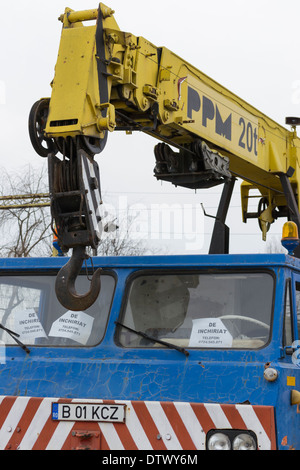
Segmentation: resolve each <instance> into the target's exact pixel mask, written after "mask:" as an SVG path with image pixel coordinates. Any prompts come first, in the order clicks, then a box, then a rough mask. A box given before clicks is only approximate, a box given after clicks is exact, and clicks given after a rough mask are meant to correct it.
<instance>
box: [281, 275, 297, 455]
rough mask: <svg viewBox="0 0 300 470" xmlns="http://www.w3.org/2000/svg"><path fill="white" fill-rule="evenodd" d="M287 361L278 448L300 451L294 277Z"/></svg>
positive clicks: (288, 291)
mask: <svg viewBox="0 0 300 470" xmlns="http://www.w3.org/2000/svg"><path fill="white" fill-rule="evenodd" d="M284 308H285V311H284V325H283V339H282V342H283V351H284V354H283V357H282V359H281V361H280V362H281V365H282V367H281V370H280V375H279V381H280V387H279V390H278V392H279V394H278V402H277V406H276V415H277V430H278V446H279V449H282V450H288V449H291V450H292V449H293V450H300V413H299V409H298V408H297V405H291V393H292V390H298V391H299V392H300V275H299V274H297V273H291V277H290V278H289V279H287V281H286V286H285V307H284Z"/></svg>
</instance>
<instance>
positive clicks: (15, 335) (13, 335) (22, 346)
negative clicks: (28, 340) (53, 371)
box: [0, 323, 30, 354]
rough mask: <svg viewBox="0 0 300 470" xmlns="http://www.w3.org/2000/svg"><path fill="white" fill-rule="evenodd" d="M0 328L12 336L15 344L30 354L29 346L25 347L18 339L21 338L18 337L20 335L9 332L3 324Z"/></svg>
mask: <svg viewBox="0 0 300 470" xmlns="http://www.w3.org/2000/svg"><path fill="white" fill-rule="evenodd" d="M0 328H1V329H2V330H4V331H6V333H8V334H9V336H11V337H12V338H13V339H14V340H15V342H16V343H17V344H18V345H19V346H20V347H21V348H22V349H24V351H25V352H26V353H27V354H29V353H30V350H29V349H28V348H27V346H25V344H23V343H22V342H21V341H20V340H19V339H18V338H19V337H20V335H18V333H15V332H14V331H11V330H9V329H8V328H6V327H5V326H3V325H2V324H1V323H0Z"/></svg>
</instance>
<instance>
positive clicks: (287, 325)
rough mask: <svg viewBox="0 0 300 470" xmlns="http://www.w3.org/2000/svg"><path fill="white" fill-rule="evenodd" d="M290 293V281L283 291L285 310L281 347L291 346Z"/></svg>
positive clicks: (291, 316) (291, 315)
mask: <svg viewBox="0 0 300 470" xmlns="http://www.w3.org/2000/svg"><path fill="white" fill-rule="evenodd" d="M291 294H292V291H291V281H290V280H289V281H288V282H287V283H286V289H285V310H284V332H283V345H284V346H291V344H292V343H293V323H292V318H293V314H292V295H291Z"/></svg>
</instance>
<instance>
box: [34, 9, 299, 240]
mask: <svg viewBox="0 0 300 470" xmlns="http://www.w3.org/2000/svg"><path fill="white" fill-rule="evenodd" d="M113 14H114V12H113V10H112V9H110V8H109V7H107V6H105V5H104V4H102V3H100V5H99V7H98V9H94V10H85V11H78V12H76V11H73V10H71V9H69V8H67V9H66V10H65V13H64V14H63V15H61V16H60V17H59V19H60V21H62V23H63V27H62V33H61V41H60V46H59V53H58V59H57V63H56V67H55V77H54V80H53V82H52V94H51V98H49V99H47V100H46V101H45V100H42V103H43V106H41V110H40V112H39V105H38V104H35V113H33V114H32V116H31V118H32V119H31V125H30V129H31V138H32V142H33V145H34V147H35V149H36V150H37V152H38V153H40V154H41V155H43V156H47V155H48V154H50V155H51V157H50V160H52V163H50V166H51V165H52V170H51V171H50V173H51V172H52V173H51V174H52V175H53V179H52V183H51V186H52V193H51V194H52V198H53V201H54V202H53V217H54V219H55V222H56V227H57V230H58V235H59V239H60V241H61V244H62V246H63V247H64V248H66V249H68V248H73V247H74V246H77V245H76V244H77V243H80V241H79V242H78V239H79V238H80V237H78V233H77V234H76V236H71V237H70V233H71V234H73V232H72V230H73V229H72V226H74V225H75V226H76V223H75V224H74V218H72V217H71V216H69V215H68V217H64V216H63V214H62V213H63V212H65V213H67V214H69V213H70V212H72V210H70V209H74V207H73V208H72V204H73V202H71V201H72V198H70V197H69V199H66V200H64V202H63V203H62V200H63V196H62V194H60V195H59V198H60V202H59V203H57V194H56V193H57V174H56V169H57V168H58V167H59V172H60V180H68V181H69V180H70V179H71V180H72V181H73V182H74V175H73V173H72V175H69V174H68V171H67V170H66V167H67V166H69V167H72V171H73V172H74V167H76V168H77V170H78V168H79V170H78V171H79V173H78V174H77V173H76V178H75V180H76V183H75V186H74V184H73V183H72V184H71V186H70V187H69V188H68V187H65V185H64V184H63V185H62V187H60V189H59V193H67V192H68V191H69V190H70V188H71V190H72V191H74V190H80V188H78V187H77V186H78V185H80V183H82V182H81V181H80V179H81V177H82V174H84V171H82V170H81V168H82V165H83V163H82V162H83V161H85V160H87V161H88V162H89V165H90V166H94V165H95V163H94V155H95V154H98V153H100V152H101V151H102V150H103V149H104V147H105V144H106V141H107V136H108V133H109V132H113V131H116V130H118V131H126V132H128V133H132V132H134V131H142V132H145V133H147V134H149V135H151V136H153V137H155V138H156V139H158V140H159V141H160V143H159V144H158V145H157V146H156V148H155V159H156V163H155V169H154V175H155V177H156V178H157V179H158V180H164V181H169V182H171V183H172V184H174V185H178V186H183V187H187V188H192V189H198V188H207V187H212V186H214V185H217V184H223V183H228V182H229V181H232V180H234V179H236V178H241V179H242V180H243V181H244V182H243V184H242V213H243V221H244V222H246V221H247V219H248V218H255V217H256V218H258V220H259V226H260V228H261V230H262V232H263V237H264V238H265V237H266V233H267V231H268V229H269V227H270V225H271V224H272V223H273V222H274V220H276V219H277V218H278V217H281V216H282V217H288V218H289V219H292V220H294V221H295V222H296V223H297V224H298V226H299V228H300V220H299V200H298V194H299V165H298V159H299V148H300V144H299V139H298V137H297V135H296V125H297V124H298V121H297V119H295V118H289V119H288V120H287V124H290V125H291V130H287V129H286V128H285V127H283V126H281V125H279V124H277V123H276V122H274V121H273V120H271V119H270V118H268V117H267V116H266V115H264V114H263V113H261V112H260V111H258V110H257V109H255V108H254V107H253V106H251V105H250V104H248V103H246V102H245V101H243V100H242V99H241V98H239V97H238V96H236V95H235V94H233V93H232V92H230V91H229V90H227V89H226V88H224V87H223V86H221V85H220V84H218V83H217V82H215V81H214V80H213V79H211V78H210V77H208V76H206V75H205V74H203V73H202V72H201V71H200V70H198V69H197V68H195V67H194V66H193V65H191V64H189V63H188V62H186V61H185V60H183V59H181V58H180V57H178V56H177V55H175V54H174V53H173V52H171V51H170V50H168V49H166V48H165V47H156V46H155V45H153V44H152V43H151V42H149V41H148V40H147V39H145V38H143V37H137V36H134V35H133V34H131V33H128V32H123V31H121V30H120V28H119V27H118V25H117V23H116V21H115V19H114V16H113ZM198 60H199V59H198ZM45 104H46V105H47V106H46V110H45ZM170 146H171V147H172V148H171V147H170ZM58 152H60V153H61V154H62V157H61V158H60V160H59V157H57V156H56V157H54V154H57V153H58ZM55 159H58V160H59V162H61V161H63V162H65V160H67V161H68V164H67V165H65V168H62V166H63V164H61V163H59V162H57V160H55ZM78 160H80V163H78ZM53 161H54V162H55V164H54V163H53ZM53 166H55V170H53ZM94 173H95V171H94ZM96 173H97V171H96ZM91 178H92V179H93V185H94V186H95V178H94V176H92V177H90V176H89V177H87V178H86V180H87V185H88V186H87V187H85V191H87V193H88V194H89V195H90V196H91V198H92V196H93V195H94V193H93V191H95V189H91V185H90V183H89V182H90V180H91ZM50 182H51V180H50ZM76 185H77V186H76ZM99 188H100V182H99V181H98V180H97V191H99ZM81 190H82V188H81ZM252 190H257V191H256V192H257V193H258V194H259V195H260V196H259V197H260V198H261V199H260V201H259V204H258V209H257V212H254V213H250V212H249V211H248V200H249V198H250V197H251V195H250V192H251V191H252ZM69 192H70V191H69ZM66 198H68V196H66ZM226 198H227V199H228V194H227V196H226ZM83 199H84V202H82V199H81V205H80V204H79V208H81V212H80V210H79V213H80V214H81V222H83V224H81V230H82V229H83V226H84V223H85V222H84V219H86V221H88V220H89V218H90V217H89V214H83V212H82V207H83V206H84V204H85V205H86V207H87V208H89V210H92V211H93V209H91V208H90V204H88V203H87V202H85V199H86V196H83ZM65 201H67V202H65ZM223 205H226V206H228V204H223ZM75 206H76V204H75ZM76 208H77V209H78V204H77V206H76ZM77 212H78V211H77ZM77 218H78V217H77ZM97 218H98V219H99V218H100V216H99V214H96V213H95V214H94V221H95V220H97ZM223 218H224V217H223ZM75 219H76V218H75ZM77 225H78V224H77ZM79 225H80V224H79ZM87 225H88V223H86V226H87ZM89 226H90V227H92V228H88V229H87V230H88V231H89V230H94V229H95V224H93V221H91V222H89ZM98 228H99V226H98ZM98 231H99V230H98ZM70 238H71V239H72V240H71V241H70ZM87 238H88V237H87ZM75 239H76V240H75ZM90 239H91V240H92V242H90V244H86V246H92V247H93V248H95V247H96V246H97V243H98V242H99V234H96V235H95V233H94V235H92V236H90ZM84 243H86V239H85V242H84Z"/></svg>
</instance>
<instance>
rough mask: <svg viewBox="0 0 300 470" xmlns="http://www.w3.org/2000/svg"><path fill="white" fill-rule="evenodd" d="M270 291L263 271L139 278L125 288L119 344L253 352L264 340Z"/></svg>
mask: <svg viewBox="0 0 300 470" xmlns="http://www.w3.org/2000/svg"><path fill="white" fill-rule="evenodd" d="M273 291H274V279H273V276H272V275H271V274H269V273H267V272H256V273H254V272H251V273H244V272H237V273H227V272H226V273H217V274H202V273H193V274H185V273H178V274H172V275H170V274H166V273H156V274H151V275H149V274H144V275H140V276H138V277H135V279H133V280H132V283H131V285H130V288H129V292H128V299H127V303H126V306H125V310H124V314H123V317H122V318H121V319H120V325H121V324H122V325H124V327H122V326H120V327H119V342H120V344H121V345H122V346H124V347H127V348H153V347H155V348H162V347H164V346H163V345H162V344H161V343H159V342H157V343H156V342H155V341H154V339H155V338H157V340H159V341H166V342H170V343H172V344H173V345H177V346H180V347H182V348H201V349H202V348H212V349H215V348H225V349H227V348H229V349H258V348H261V347H263V346H264V345H266V344H267V342H268V341H269V337H270V331H271V320H272V309H273ZM125 326H126V327H127V328H125ZM128 328H130V329H131V330H135V331H136V332H143V333H145V334H146V335H148V336H149V337H151V340H150V339H149V338H148V339H147V338H146V337H141V335H140V334H139V335H138V334H136V333H135V332H134V331H130V330H129V329H128Z"/></svg>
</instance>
